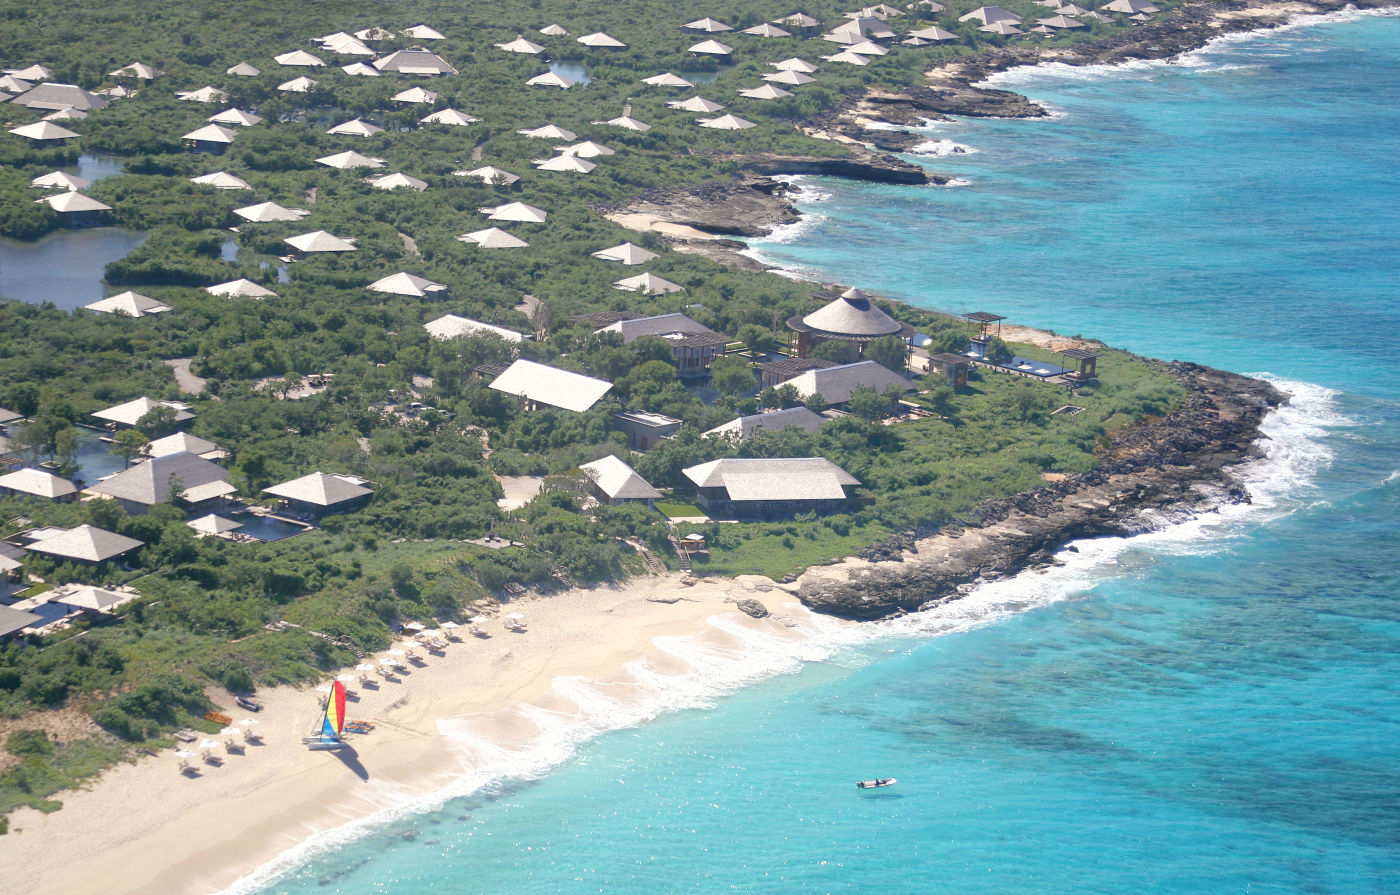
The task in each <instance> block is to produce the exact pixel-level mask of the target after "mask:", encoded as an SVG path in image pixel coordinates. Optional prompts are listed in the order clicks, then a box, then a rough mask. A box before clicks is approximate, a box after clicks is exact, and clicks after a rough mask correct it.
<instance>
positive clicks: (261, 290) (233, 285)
mask: <svg viewBox="0 0 1400 895" xmlns="http://www.w3.org/2000/svg"><path fill="white" fill-rule="evenodd" d="M204 291H205V292H208V293H209V294H210V295H223V296H227V297H229V298H276V297H277V293H276V292H273V291H272V290H271V289H268V288H267V287H266V286H259V285H258V284H257V283H254V282H253V281H252V280H248V279H244V278H242V277H240V278H239V279H236V280H229V281H228V282H227V283H219V284H217V285H214V286H206V287H205V289H204Z"/></svg>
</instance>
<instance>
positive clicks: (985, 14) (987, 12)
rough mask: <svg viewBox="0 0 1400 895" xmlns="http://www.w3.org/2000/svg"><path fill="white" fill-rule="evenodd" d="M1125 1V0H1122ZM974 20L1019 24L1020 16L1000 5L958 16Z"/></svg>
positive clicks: (985, 23)
mask: <svg viewBox="0 0 1400 895" xmlns="http://www.w3.org/2000/svg"><path fill="white" fill-rule="evenodd" d="M1124 2H1126V0H1124ZM973 20H976V21H978V22H981V23H982V24H983V25H991V24H994V23H996V22H1010V23H1011V24H1013V25H1019V24H1021V17H1020V16H1018V15H1016V13H1014V12H1011V11H1010V10H1007V9H1002V8H1001V7H1000V6H979V7H977V8H976V9H974V10H973V11H972V12H970V13H968V14H967V15H964V16H959V17H958V21H959V22H971V21H973Z"/></svg>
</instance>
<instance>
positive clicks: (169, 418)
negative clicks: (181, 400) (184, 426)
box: [136, 404, 177, 438]
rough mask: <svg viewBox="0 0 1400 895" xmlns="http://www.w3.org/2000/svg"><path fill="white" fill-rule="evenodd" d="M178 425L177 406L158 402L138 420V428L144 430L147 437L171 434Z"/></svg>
mask: <svg viewBox="0 0 1400 895" xmlns="http://www.w3.org/2000/svg"><path fill="white" fill-rule="evenodd" d="M176 425H177V423H176V420H175V408H174V407H170V406H169V405H166V404H157V405H156V406H155V407H152V408H151V409H150V410H148V411H146V413H145V415H144V416H142V417H141V418H140V419H139V420H137V421H136V428H138V429H140V430H141V431H142V432H144V433H145V434H146V437H147V438H163V437H165V436H166V435H170V434H171V433H173V432H174V431H175V426H176Z"/></svg>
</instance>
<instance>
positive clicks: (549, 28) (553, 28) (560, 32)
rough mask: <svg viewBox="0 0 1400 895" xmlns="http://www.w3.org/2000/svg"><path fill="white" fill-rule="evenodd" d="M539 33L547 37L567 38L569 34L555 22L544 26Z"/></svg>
mask: <svg viewBox="0 0 1400 895" xmlns="http://www.w3.org/2000/svg"><path fill="white" fill-rule="evenodd" d="M540 33H541V34H543V35H546V36H547V37H568V36H569V32H568V29H566V28H565V27H564V26H563V25H560V24H558V23H557V22H556V23H554V24H552V25H545V26H544V27H543V28H541V29H540Z"/></svg>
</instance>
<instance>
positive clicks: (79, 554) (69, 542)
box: [24, 525, 146, 563]
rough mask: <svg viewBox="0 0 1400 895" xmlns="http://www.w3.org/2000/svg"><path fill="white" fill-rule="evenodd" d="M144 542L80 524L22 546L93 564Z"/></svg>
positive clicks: (35, 551)
mask: <svg viewBox="0 0 1400 895" xmlns="http://www.w3.org/2000/svg"><path fill="white" fill-rule="evenodd" d="M145 543H146V542H145V541H138V540H136V539H135V538H128V537H127V536H126V535H119V534H117V533H116V532H114V531H107V530H106V529H105V528H98V527H96V526H93V525H79V526H78V527H77V528H72V529H69V530H68V531H59V532H57V533H54V534H51V535H49V536H48V537H46V538H44V539H43V540H40V541H35V542H33V543H31V544H27V545H26V546H25V548H24V549H26V550H30V551H32V552H34V553H45V554H48V555H49V556H56V557H58V558H60V559H66V560H75V561H77V562H94V563H95V562H106V561H107V560H109V559H114V558H116V557H118V556H121V555H122V554H123V553H129V552H131V551H132V550H135V549H136V548H137V547H142V546H144V545H145Z"/></svg>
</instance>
